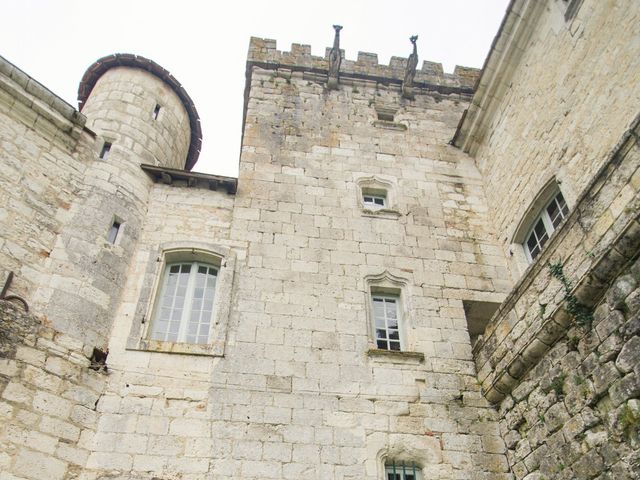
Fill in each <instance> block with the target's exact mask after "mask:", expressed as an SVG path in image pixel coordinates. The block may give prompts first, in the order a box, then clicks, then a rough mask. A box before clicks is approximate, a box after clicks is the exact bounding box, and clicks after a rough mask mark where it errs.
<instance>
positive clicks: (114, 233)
mask: <svg viewBox="0 0 640 480" xmlns="http://www.w3.org/2000/svg"><path fill="white" fill-rule="evenodd" d="M121 225H122V224H121V223H120V222H119V221H117V220H114V221H113V224H112V225H111V228H110V229H109V234H108V235H107V241H108V242H109V243H110V244H112V245H114V244H115V243H116V239H117V238H118V233H119V232H120V226H121Z"/></svg>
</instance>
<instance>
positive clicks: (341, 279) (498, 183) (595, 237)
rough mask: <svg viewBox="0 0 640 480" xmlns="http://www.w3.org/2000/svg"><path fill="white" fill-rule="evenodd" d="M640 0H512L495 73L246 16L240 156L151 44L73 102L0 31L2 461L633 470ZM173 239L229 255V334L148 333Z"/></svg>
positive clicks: (377, 476) (260, 469)
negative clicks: (209, 134) (95, 358)
mask: <svg viewBox="0 0 640 480" xmlns="http://www.w3.org/2000/svg"><path fill="white" fill-rule="evenodd" d="M638 13H639V8H638V7H637V5H636V4H633V3H627V2H614V1H611V2H609V1H607V2H601V1H596V0H582V2H579V1H575V0H574V1H572V2H561V1H559V0H545V1H532V0H514V1H513V2H512V3H511V4H510V6H509V8H508V11H507V15H506V17H505V20H504V22H503V25H502V27H501V29H500V32H499V33H498V36H497V38H496V41H495V42H494V45H493V48H492V51H491V53H490V55H489V57H488V59H487V62H486V64H485V67H484V69H483V72H482V73H481V74H480V72H479V71H478V70H475V69H468V68H463V67H456V69H455V71H454V73H453V74H445V73H444V72H443V71H442V67H441V66H440V65H439V64H436V63H432V62H424V63H423V64H422V66H421V68H418V69H417V71H416V72H415V76H414V75H413V74H411V75H407V72H406V67H407V60H406V59H402V58H397V57H393V58H392V59H391V61H390V64H389V65H380V64H378V61H377V57H376V55H375V54H370V53H363V52H360V53H358V57H357V60H356V61H351V60H347V59H346V58H342V59H341V61H340V62H335V61H334V62H333V67H334V68H335V66H336V65H339V71H338V72H337V73H336V72H333V73H334V74H333V76H332V77H331V78H328V75H329V71H330V68H332V67H331V62H330V56H329V50H328V51H327V55H325V56H324V57H315V56H312V55H311V53H310V47H309V46H306V45H297V44H294V45H292V47H291V51H289V52H286V51H279V50H277V49H276V44H275V42H274V41H272V40H264V39H257V38H253V39H251V42H250V48H249V57H248V62H247V84H246V89H245V103H244V122H243V133H242V135H243V139H242V151H241V157H240V174H239V177H238V179H235V178H227V177H221V176H216V175H205V174H198V173H193V172H190V171H189V170H190V169H191V167H192V166H193V165H194V163H195V161H196V160H197V155H198V150H199V146H200V142H201V133H200V132H201V130H200V126H199V120H198V116H197V112H196V111H195V107H194V105H193V104H192V102H191V101H190V99H189V96H188V95H187V94H186V92H185V90H184V88H182V86H180V84H179V83H178V82H177V80H176V79H175V78H174V77H173V76H171V75H170V74H169V72H167V71H166V70H164V69H163V68H162V67H160V66H158V65H156V64H155V63H153V62H152V61H150V60H148V59H144V58H141V57H136V56H134V55H122V54H117V55H111V56H108V57H104V58H102V59H100V60H98V61H97V62H96V63H95V64H94V65H92V66H91V67H90V68H89V69H88V71H87V73H86V75H85V77H84V78H83V81H82V82H81V86H80V91H79V98H80V103H81V105H82V113H80V112H78V111H76V110H75V109H74V108H73V107H71V106H69V105H66V104H65V103H64V102H62V101H61V100H60V99H58V98H57V97H56V96H55V95H53V94H52V93H51V92H49V91H48V90H46V88H44V87H43V86H42V85H40V84H39V83H37V82H36V81H35V80H33V79H31V78H29V77H28V76H27V75H26V74H24V73H23V72H21V71H20V70H19V69H18V68H16V67H15V66H13V65H11V64H10V63H8V62H6V61H4V60H3V59H0V60H2V61H0V159H1V161H2V168H1V169H0V191H1V192H2V195H0V224H1V225H2V229H1V231H2V234H1V235H0V265H1V269H2V272H3V274H4V276H3V277H2V278H3V279H4V278H5V277H6V274H7V273H8V272H9V271H13V272H15V274H16V276H15V281H14V282H13V284H12V286H11V287H10V289H9V294H16V295H19V296H20V297H22V298H24V299H25V300H26V301H27V304H28V305H29V306H30V312H29V313H25V312H24V309H23V307H22V305H21V304H20V302H12V301H4V300H0V322H1V323H0V417H1V418H2V421H1V422H0V480H16V479H20V480H24V479H29V480H40V479H43V478H47V479H49V478H50V479H54V480H57V479H59V480H63V479H82V480H106V479H121V480H125V479H126V480H133V479H136V480H141V479H160V478H162V479H172V480H204V479H207V480H215V479H228V478H242V479H298V478H302V477H304V478H313V479H318V480H319V479H322V480H324V479H339V480H356V479H358V480H362V479H367V480H381V479H383V478H386V476H385V473H384V467H385V463H390V462H397V463H398V464H400V463H402V462H406V463H408V464H409V465H411V466H413V465H415V466H416V468H417V470H418V471H419V472H421V475H422V479H425V480H426V479H428V478H429V479H430V478H437V479H451V480H453V479H459V480H462V479H465V480H467V479H474V480H475V479H478V480H480V479H492V480H493V479H498V480H499V479H505V480H506V479H518V480H519V479H526V480H542V479H567V480H568V479H597V480H606V479H610V478H614V477H615V478H616V479H617V480H623V479H633V478H637V476H638V475H639V473H640V472H639V471H638V468H640V467H639V463H638V445H639V442H640V441H639V439H638V428H640V427H639V423H638V422H639V418H640V407H639V404H638V401H639V400H638V399H639V395H640V387H639V383H638V379H639V378H640V376H639V375H640V372H639V371H638V365H640V361H639V358H638V352H639V351H640V344H639V340H638V325H639V321H638V295H639V293H638V292H639V290H638V283H639V282H640V278H639V277H638V272H639V267H638V265H639V264H638V262H639V260H638V251H639V250H640V248H639V243H640V223H639V221H640V219H639V218H638V211H640V208H639V207H640V205H639V201H640V200H639V194H638V191H639V190H640V180H639V178H640V177H639V175H640V173H639V170H638V167H639V165H640V152H639V147H638V138H639V135H640V132H639V130H638V121H639V120H638V117H637V114H638V111H640V100H639V98H638V95H637V88H638V84H637V82H635V83H634V81H632V79H633V78H635V76H637V74H638V71H639V68H638V63H637V62H638V58H640V55H638V53H639V52H638V46H637V42H633V41H629V39H630V38H638V37H640V32H638V30H637V28H638V27H637V25H640V22H638V21H637V19H638ZM338 30H339V29H338ZM345 32H348V28H347V29H345V31H344V32H343V34H345ZM336 44H337V42H336ZM603 45H607V47H606V48H604V47H603ZM335 51H337V52H339V53H340V55H343V52H342V51H341V50H339V45H337V46H336V50H335ZM335 51H334V52H335ZM613 51H615V53H616V54H615V55H613V54H612V53H611V52H613ZM585 59H589V61H587V60H585ZM334 60H335V56H334ZM406 78H411V79H412V82H411V85H409V86H407V85H403V82H404V81H405V80H406ZM476 82H477V85H476ZM465 111H466V114H465ZM596 111H597V114H592V113H593V112H596ZM452 139H453V141H452ZM105 142H107V143H110V144H111V149H110V150H109V154H108V156H107V157H106V158H105V157H104V156H103V158H101V152H102V151H103V147H104V145H105ZM452 143H453V144H452ZM470 155H473V156H470ZM141 166H142V167H141ZM183 168H184V169H183ZM549 184H551V185H552V186H555V187H557V188H558V189H559V190H560V191H562V193H563V195H564V196H565V198H566V199H567V203H568V205H569V213H568V215H567V217H566V218H565V219H564V221H563V222H562V223H561V224H559V226H558V228H557V229H556V231H555V233H554V234H553V235H552V236H551V237H550V239H549V241H548V242H547V244H546V245H545V247H544V249H543V250H542V252H541V254H540V256H539V257H538V258H537V259H536V260H535V261H534V262H533V263H531V264H529V263H527V262H525V261H524V258H525V257H524V250H523V248H522V245H521V242H522V238H521V236H522V235H524V234H526V233H527V228H529V226H528V225H527V222H529V221H533V219H534V218H535V215H536V214H538V211H536V209H539V208H542V205H539V204H537V203H536V201H535V200H534V198H535V197H536V195H537V194H538V193H539V192H540V191H541V189H543V188H544V186H545V185H549ZM380 192H383V193H384V195H385V202H386V203H385V205H384V207H383V208H377V207H371V206H370V205H367V204H365V202H364V195H365V194H370V195H375V194H379V193H380ZM114 221H115V222H117V223H119V224H120V225H121V231H120V232H119V234H118V236H117V237H116V240H115V242H113V243H111V242H110V241H108V240H107V238H108V237H107V233H108V232H109V228H110V226H111V225H112V223H113V222H114ZM518 232H519V233H518ZM518 235H520V237H518ZM172 255H173V256H172ZM203 255H204V257H203ZM172 258H180V259H192V260H193V259H197V260H199V259H201V258H215V259H217V260H213V261H214V262H218V263H216V266H217V269H218V274H217V285H216V294H215V308H214V310H215V315H214V316H213V319H214V327H213V329H212V332H211V335H210V341H209V344H207V345H194V344H188V343H171V342H161V341H152V340H151V339H150V329H151V323H152V322H153V314H154V309H155V308H157V306H156V303H157V301H156V299H157V298H158V297H159V289H160V285H161V283H162V272H163V270H164V268H165V264H166V263H167V262H169V261H171V259H172ZM192 260H189V261H192ZM181 261H182V260H181ZM374 292H376V293H382V294H389V293H392V294H398V299H399V305H400V306H399V309H398V312H399V313H400V316H401V333H402V339H403V347H402V351H401V352H390V351H387V350H381V349H379V348H377V345H376V342H375V339H374V335H373V330H374V328H373V325H372V322H373V320H372V312H371V305H370V303H371V300H370V296H371V294H372V293H374ZM576 305H580V308H581V309H577V310H576V308H577V307H576ZM568 310H569V311H568ZM493 311H495V315H493V318H491V320H490V321H489V317H490V316H491V313H492V312H493ZM571 312H573V313H571ZM487 322H488V324H487ZM485 324H486V328H485ZM476 335H478V337H477V340H476V339H475V337H476ZM471 337H474V343H473V348H472V341H471ZM95 347H98V348H99V349H100V350H102V351H103V352H106V351H107V348H108V357H107V362H106V366H102V365H96V364H92V362H91V361H90V360H89V358H90V357H91V356H92V353H93V352H94V348H95Z"/></svg>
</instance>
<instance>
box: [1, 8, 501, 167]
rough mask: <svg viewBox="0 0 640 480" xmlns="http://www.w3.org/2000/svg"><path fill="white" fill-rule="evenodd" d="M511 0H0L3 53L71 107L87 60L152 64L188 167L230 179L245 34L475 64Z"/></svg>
mask: <svg viewBox="0 0 640 480" xmlns="http://www.w3.org/2000/svg"><path fill="white" fill-rule="evenodd" d="M507 4H508V0H421V1H420V0H415V1H406V0H393V1H391V0H385V1H382V0H370V1H365V0H341V1H333V0H324V1H321V0H320V1H314V2H309V1H303V0H297V1H284V0H282V1H278V0H271V1H269V0H262V1H248V0H247V1H242V0H236V1H235V2H233V1H231V2H214V1H213V0H212V1H204V0H202V1H196V0H182V1H175V0H174V1H164V0H108V1H105V0H103V1H95V0H2V28H1V29H0V55H2V56H4V57H5V58H7V59H8V60H9V61H10V62H12V63H14V64H15V65H16V66H18V67H19V68H20V69H22V70H24V71H25V72H26V73H27V74H29V75H31V76H32V77H34V78H35V79H36V80H38V81H39V82H41V83H43V84H44V85H45V86H46V87H47V88H49V89H50V90H52V91H53V92H54V93H56V94H57V95H59V96H61V97H62V98H64V99H65V100H66V101H67V102H69V103H70V104H72V105H73V106H74V107H76V108H77V105H78V104H77V100H76V99H77V90H78V83H79V82H80V79H81V78H82V75H83V74H84V72H85V70H86V69H87V67H89V65H91V64H92V63H93V62H94V61H95V60H97V59H98V58H100V57H103V56H105V55H108V54H111V53H134V54H138V55H142V56H145V57H147V58H150V59H152V60H154V61H155V62H157V63H159V64H160V65H162V66H163V67H164V68H166V69H167V70H169V71H170V72H171V73H172V74H173V75H174V77H176V79H177V80H178V81H179V82H181V83H182V85H183V86H184V87H185V89H186V90H187V92H188V93H189V95H190V96H191V98H192V99H193V101H194V103H195V105H196V109H197V110H198V113H199V114H200V119H201V122H202V130H203V137H204V138H203V149H202V153H201V154H200V159H199V160H198V163H197V164H196V166H195V168H194V170H196V171H202V172H208V173H216V174H219V175H229V176H236V175H237V172H238V157H239V152H240V133H241V126H242V125H241V124H242V104H243V92H244V81H245V62H246V57H247V50H248V46H249V38H250V37H251V36H256V37H263V38H273V39H276V40H277V42H278V49H279V50H289V49H290V46H291V43H304V44H308V45H311V51H312V53H313V54H314V55H324V51H325V47H328V46H331V44H332V42H333V29H332V27H331V26H332V25H333V24H340V25H342V26H343V27H344V28H343V30H342V32H341V34H340V36H341V44H340V46H341V47H342V48H344V49H345V53H346V57H347V59H350V60H355V59H356V57H357V54H358V51H364V52H372V53H377V54H378V60H379V62H380V63H384V64H388V62H389V58H390V57H391V56H394V55H395V56H401V57H407V56H408V55H409V53H411V44H410V42H409V36H411V35H419V40H418V55H419V57H420V65H421V64H422V60H430V61H434V62H440V63H442V64H443V66H444V70H445V72H452V71H453V68H454V66H455V65H463V66H468V67H478V68H479V67H481V66H482V64H483V62H484V59H485V57H486V55H487V53H488V51H489V47H490V45H491V42H492V40H493V38H494V36H495V34H496V33H497V30H498V26H499V25H500V21H501V20H502V17H503V16H504V12H505V9H506V7H507Z"/></svg>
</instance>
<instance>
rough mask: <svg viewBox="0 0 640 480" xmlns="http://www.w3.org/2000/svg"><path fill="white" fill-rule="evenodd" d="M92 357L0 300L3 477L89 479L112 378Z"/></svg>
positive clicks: (67, 337) (0, 450) (75, 343)
mask: <svg viewBox="0 0 640 480" xmlns="http://www.w3.org/2000/svg"><path fill="white" fill-rule="evenodd" d="M87 347H88V351H87ZM87 353H89V354H90V353H91V346H90V345H89V346H85V345H83V344H82V343H81V342H80V341H78V340H77V339H76V338H74V337H73V336H71V335H68V334H63V333H61V332H57V331H55V330H54V329H52V328H50V327H48V326H45V325H42V324H41V323H40V321H39V320H38V319H36V318H35V317H34V316H32V315H29V314H25V313H24V309H23V308H22V307H21V306H19V304H17V305H13V304H12V303H9V302H7V301H0V418H1V421H0V477H2V478H7V479H33V480H39V479H44V478H46V479H51V480H63V479H70V478H86V477H82V472H83V471H84V466H85V463H86V461H87V458H88V457H89V449H90V447H91V442H92V440H93V438H94V432H95V429H96V426H97V424H98V417H99V415H98V412H97V405H98V399H99V398H100V394H101V393H102V390H103V388H104V384H105V379H106V375H105V373H104V372H100V371H95V370H92V369H91V368H89V366H90V362H89V360H88V358H87Z"/></svg>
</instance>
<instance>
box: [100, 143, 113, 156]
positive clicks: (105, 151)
mask: <svg viewBox="0 0 640 480" xmlns="http://www.w3.org/2000/svg"><path fill="white" fill-rule="evenodd" d="M110 151H111V143H110V142H104V144H103V145H102V150H100V158H101V159H102V160H106V159H107V158H108V157H109V152H110Z"/></svg>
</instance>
